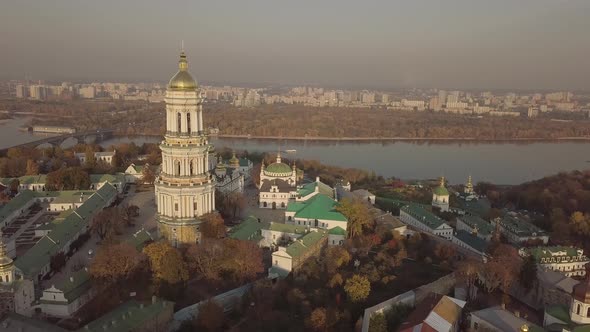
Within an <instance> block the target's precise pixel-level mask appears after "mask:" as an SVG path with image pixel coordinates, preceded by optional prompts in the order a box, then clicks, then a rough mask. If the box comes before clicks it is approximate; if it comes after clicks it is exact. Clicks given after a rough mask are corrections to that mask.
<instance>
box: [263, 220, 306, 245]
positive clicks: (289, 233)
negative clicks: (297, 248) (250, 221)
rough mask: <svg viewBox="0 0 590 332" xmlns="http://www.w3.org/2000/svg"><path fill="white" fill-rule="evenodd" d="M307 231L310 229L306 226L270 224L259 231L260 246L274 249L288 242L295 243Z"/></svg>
mask: <svg viewBox="0 0 590 332" xmlns="http://www.w3.org/2000/svg"><path fill="white" fill-rule="evenodd" d="M309 231H310V228H309V227H306V226H298V225H292V224H283V223H278V222H271V223H270V224H268V226H266V227H263V228H261V230H260V234H261V236H262V239H261V240H260V245H261V246H263V247H276V246H279V245H281V244H283V243H287V242H289V241H295V240H297V239H298V238H300V237H302V236H303V235H305V234H307V233H308V232H309Z"/></svg>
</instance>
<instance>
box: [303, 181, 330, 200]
mask: <svg viewBox="0 0 590 332" xmlns="http://www.w3.org/2000/svg"><path fill="white" fill-rule="evenodd" d="M316 188H318V192H319V193H320V194H324V195H326V196H328V197H330V198H334V189H332V187H330V186H328V185H327V184H325V183H323V182H321V181H319V182H317V181H316V182H310V183H307V184H305V185H303V186H302V187H301V188H299V189H298V190H297V194H298V195H299V196H300V197H305V196H307V195H309V194H311V193H313V192H314V191H315V190H316Z"/></svg>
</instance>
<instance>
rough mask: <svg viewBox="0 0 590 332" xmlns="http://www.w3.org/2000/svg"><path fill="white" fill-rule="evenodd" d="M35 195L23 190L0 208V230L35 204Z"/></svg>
mask: <svg viewBox="0 0 590 332" xmlns="http://www.w3.org/2000/svg"><path fill="white" fill-rule="evenodd" d="M35 197H36V196H35V193H34V192H32V191H30V190H23V191H21V192H20V193H18V194H17V195H16V196H15V197H14V198H12V199H11V200H10V201H8V203H6V204H5V205H4V206H2V207H1V208H0V228H4V227H6V226H7V225H9V224H11V223H12V222H13V221H14V220H15V219H16V218H18V217H19V216H20V215H22V214H24V213H25V212H27V211H28V210H29V208H30V207H31V206H32V205H33V204H34V203H35Z"/></svg>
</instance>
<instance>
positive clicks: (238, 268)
mask: <svg viewBox="0 0 590 332" xmlns="http://www.w3.org/2000/svg"><path fill="white" fill-rule="evenodd" d="M223 244H224V247H225V250H224V257H223V261H222V265H221V268H222V270H223V271H225V273H227V274H228V275H229V276H230V278H232V279H233V280H234V281H236V282H238V283H243V282H245V281H250V280H253V279H255V278H256V276H257V275H258V274H259V273H262V272H264V264H263V262H262V249H261V248H260V247H258V246H257V245H256V244H255V243H254V242H250V241H242V240H236V239H229V238H228V239H224V240H223Z"/></svg>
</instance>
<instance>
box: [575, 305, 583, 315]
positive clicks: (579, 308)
mask: <svg viewBox="0 0 590 332" xmlns="http://www.w3.org/2000/svg"><path fill="white" fill-rule="evenodd" d="M580 310H582V306H581V305H580V304H579V303H578V309H576V315H579V314H580Z"/></svg>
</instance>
